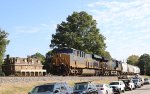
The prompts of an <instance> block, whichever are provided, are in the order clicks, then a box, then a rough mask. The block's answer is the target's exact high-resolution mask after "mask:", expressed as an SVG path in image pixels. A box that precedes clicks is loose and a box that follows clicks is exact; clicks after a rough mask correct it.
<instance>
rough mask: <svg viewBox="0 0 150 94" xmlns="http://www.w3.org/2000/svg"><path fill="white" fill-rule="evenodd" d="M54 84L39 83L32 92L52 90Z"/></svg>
mask: <svg viewBox="0 0 150 94" xmlns="http://www.w3.org/2000/svg"><path fill="white" fill-rule="evenodd" d="M53 89H54V85H41V86H37V87H35V88H34V89H33V90H32V93H40V92H53Z"/></svg>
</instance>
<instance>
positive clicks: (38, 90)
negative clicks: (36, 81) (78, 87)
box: [28, 82, 73, 94]
mask: <svg viewBox="0 0 150 94" xmlns="http://www.w3.org/2000/svg"><path fill="white" fill-rule="evenodd" d="M72 93H73V88H71V87H69V86H68V85H67V83H65V82H60V83H47V84H42V85H38V86H36V87H34V88H33V89H32V90H31V91H30V92H29V93H28V94H72Z"/></svg>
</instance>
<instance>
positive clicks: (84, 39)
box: [50, 11, 110, 56]
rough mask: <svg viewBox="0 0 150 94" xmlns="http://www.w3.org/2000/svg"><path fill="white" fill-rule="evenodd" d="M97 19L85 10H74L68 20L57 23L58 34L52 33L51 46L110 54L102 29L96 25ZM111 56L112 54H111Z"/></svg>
mask: <svg viewBox="0 0 150 94" xmlns="http://www.w3.org/2000/svg"><path fill="white" fill-rule="evenodd" d="M96 25H97V23H96V20H94V19H93V18H92V16H91V15H89V14H87V13H86V12H84V11H81V12H73V14H72V15H71V16H70V15H69V16H68V17H67V19H66V21H62V23H61V24H58V25H57V29H56V34H53V35H52V40H51V44H50V47H51V48H63V47H68V48H75V49H78V50H82V51H85V52H86V53H94V54H97V55H101V56H105V55H106V54H107V55H106V56H108V54H109V53H107V52H106V51H105V48H106V44H105V42H104V40H105V39H106V38H105V37H104V36H103V35H102V34H101V33H100V30H99V29H98V28H97V27H96ZM109 56H110V54H109Z"/></svg>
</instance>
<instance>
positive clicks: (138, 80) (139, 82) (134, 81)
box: [132, 79, 142, 88]
mask: <svg viewBox="0 0 150 94" xmlns="http://www.w3.org/2000/svg"><path fill="white" fill-rule="evenodd" d="M132 81H133V83H134V86H135V87H136V88H141V86H142V84H141V80H140V79H132Z"/></svg>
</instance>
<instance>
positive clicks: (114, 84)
mask: <svg viewBox="0 0 150 94" xmlns="http://www.w3.org/2000/svg"><path fill="white" fill-rule="evenodd" d="M109 85H110V87H117V88H119V89H120V90H121V91H122V92H124V91H125V84H124V82H123V81H113V82H111V83H110V84H109Z"/></svg>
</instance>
